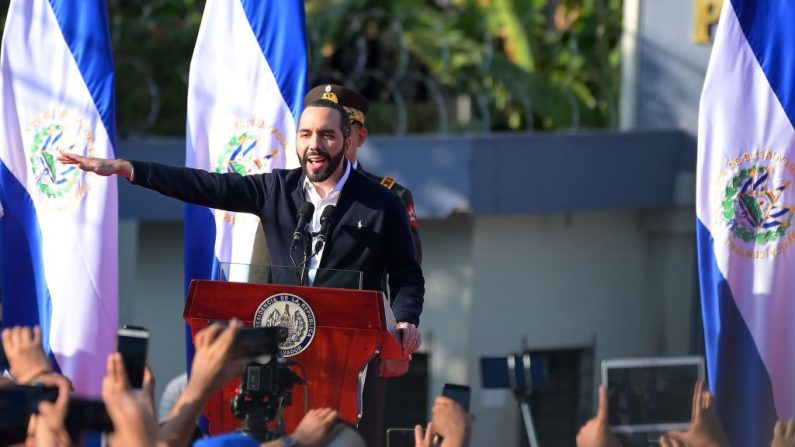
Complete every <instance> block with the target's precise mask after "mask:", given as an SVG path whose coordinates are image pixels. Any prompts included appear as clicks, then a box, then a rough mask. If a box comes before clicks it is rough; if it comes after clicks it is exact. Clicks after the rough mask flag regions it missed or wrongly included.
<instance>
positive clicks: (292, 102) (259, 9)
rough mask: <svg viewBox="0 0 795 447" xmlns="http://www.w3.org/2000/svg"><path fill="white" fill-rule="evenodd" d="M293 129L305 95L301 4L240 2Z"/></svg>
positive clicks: (296, 0) (268, 0)
mask: <svg viewBox="0 0 795 447" xmlns="http://www.w3.org/2000/svg"><path fill="white" fill-rule="evenodd" d="M241 3H242V4H243V9H244V10H245V11H246V17H248V21H249V23H250V24H251V28H252V29H253V30H254V35H255V36H257V42H259V46H260V48H262V53H263V54H264V55H265V60H267V61H268V65H270V67H271V71H272V72H273V75H274V76H275V77H276V83H277V84H278V85H279V90H280V91H281V93H282V97H283V98H284V102H285V103H286V104H287V106H288V107H290V110H291V111H292V112H293V119H295V123H296V125H297V124H298V118H299V116H300V114H301V108H302V107H303V101H304V94H306V74H307V72H308V69H307V66H308V61H307V60H308V55H307V52H306V48H307V45H306V20H305V19H304V2H303V1H302V0H241Z"/></svg>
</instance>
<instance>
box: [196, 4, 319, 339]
mask: <svg viewBox="0 0 795 447" xmlns="http://www.w3.org/2000/svg"><path fill="white" fill-rule="evenodd" d="M306 76H307V46H306V27H305V23H304V4H303V1H301V0H208V1H207V4H206V6H205V8H204V15H203V17H202V23H201V28H200V29H199V35H198V38H197V41H196V48H195V50H194V53H193V59H192V61H191V68H190V80H189V86H188V124H187V148H186V149H187V154H186V164H187V166H190V167H194V168H200V169H204V170H207V171H212V172H236V173H239V174H241V175H248V174H255V173H262V172H270V171H271V170H272V169H277V168H285V167H297V166H298V158H297V156H296V154H295V132H296V125H297V122H298V116H299V113H300V111H301V107H302V105H303V97H304V93H305V91H306ZM258 225H259V219H258V218H257V217H256V216H253V215H250V214H240V213H230V212H226V211H221V210H211V209H208V208H204V207H198V206H193V205H188V206H187V208H186V216H185V280H186V290H187V285H188V284H189V282H190V280H191V279H196V278H217V276H216V275H217V269H218V263H219V262H226V263H239V264H249V263H251V262H252V253H253V249H254V245H255V238H256V236H257V231H258ZM259 243H262V242H261V240H260V242H259ZM188 347H189V350H190V343H188Z"/></svg>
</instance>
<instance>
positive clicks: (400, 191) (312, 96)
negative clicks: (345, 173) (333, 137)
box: [304, 84, 422, 264]
mask: <svg viewBox="0 0 795 447" xmlns="http://www.w3.org/2000/svg"><path fill="white" fill-rule="evenodd" d="M318 99H328V100H329V101H333V102H336V103H337V104H339V105H341V106H342V107H344V108H345V111H346V112H348V117H349V118H350V119H351V145H350V147H349V148H348V149H347V150H346V151H345V157H346V158H347V159H348V161H350V162H351V164H352V165H353V169H356V170H357V171H359V172H361V173H362V174H364V175H365V176H367V177H369V178H370V179H372V180H373V181H375V182H376V183H378V184H380V185H381V186H383V187H385V188H386V189H388V190H390V191H392V192H394V193H395V194H397V196H398V197H400V200H402V201H403V205H404V206H405V207H406V214H408V216H409V224H410V225H411V235H412V236H413V237H414V250H415V252H416V254H417V262H419V263H420V264H422V244H421V243H420V233H419V231H418V230H417V216H416V214H415V212H414V196H412V194H411V191H409V189H408V188H406V187H405V186H403V185H401V184H400V183H398V182H397V180H396V179H395V178H394V177H391V176H388V175H387V176H380V175H376V174H373V173H370V172H368V171H365V170H364V168H363V167H362V165H361V163H359V161H358V160H357V158H356V155H357V152H358V150H359V148H360V147H362V146H363V145H364V142H365V141H366V140H367V135H368V132H367V126H366V125H365V116H366V115H367V112H368V111H369V110H370V103H369V102H368V101H367V99H365V97H364V96H362V95H361V94H360V93H359V92H357V91H356V90H353V89H350V88H347V87H344V86H342V85H339V84H321V85H318V86H317V87H315V88H313V89H312V90H310V91H309V92H308V93H307V94H306V96H305V97H304V105H306V104H309V103H311V102H313V101H317V100H318Z"/></svg>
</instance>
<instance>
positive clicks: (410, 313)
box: [59, 100, 425, 352]
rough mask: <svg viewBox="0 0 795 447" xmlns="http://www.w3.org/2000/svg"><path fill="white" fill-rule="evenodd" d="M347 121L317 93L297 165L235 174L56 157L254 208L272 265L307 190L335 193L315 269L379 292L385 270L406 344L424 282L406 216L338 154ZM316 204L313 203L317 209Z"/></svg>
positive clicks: (171, 191) (186, 194)
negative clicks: (356, 276) (345, 274)
mask: <svg viewBox="0 0 795 447" xmlns="http://www.w3.org/2000/svg"><path fill="white" fill-rule="evenodd" d="M349 135H350V122H349V120H348V119H347V113H346V112H345V110H344V109H343V108H342V107H341V106H340V105H338V104H336V103H334V102H331V101H327V100H320V101H316V102H314V103H312V104H310V105H309V107H307V108H306V109H305V110H304V113H303V114H302V115H301V119H300V121H299V125H298V132H297V138H296V148H297V152H298V158H299V160H300V161H301V168H298V169H291V170H283V169H277V170H274V172H273V173H266V174H257V175H249V176H241V175H239V174H236V173H227V174H218V173H210V172H207V171H203V170H200V169H191V168H185V167H172V166H165V165H160V164H157V163H148V162H138V161H132V162H131V161H127V160H121V159H116V160H106V159H100V158H93V157H82V156H78V155H75V154H63V155H62V156H61V157H60V158H59V161H60V162H62V163H65V164H77V165H79V167H80V168H81V169H83V170H85V171H90V172H95V173H97V174H99V175H113V174H119V175H122V176H124V177H126V178H128V179H129V180H130V181H131V182H132V183H134V184H137V185H141V186H144V187H146V188H149V189H153V190H155V191H158V192H160V193H162V194H164V195H168V196H171V197H175V198H177V199H180V200H182V201H185V202H189V203H193V204H197V205H202V206H207V207H210V208H216V209H224V210H227V211H235V212H247V213H252V214H256V215H257V216H259V217H260V218H261V219H262V222H263V226H264V229H265V232H266V238H267V241H268V248H269V250H270V252H271V256H272V257H273V262H274V265H289V264H290V244H291V242H292V234H293V231H294V230H295V227H296V224H297V220H298V219H297V216H296V214H297V211H298V208H299V207H300V206H301V205H302V204H303V203H304V202H306V201H308V200H309V199H310V198H311V197H313V196H314V197H319V198H320V199H321V200H322V199H327V200H326V203H324V205H327V204H328V202H329V200H328V199H329V198H327V197H326V196H327V195H328V194H332V195H336V196H337V197H336V200H334V201H335V202H336V210H335V212H334V216H333V217H334V219H333V220H334V222H335V225H334V227H333V229H332V232H331V236H330V238H329V239H328V241H327V242H326V245H325V247H324V248H323V251H322V253H320V256H319V260H318V265H317V268H321V269H335V270H357V271H362V272H363V286H364V288H365V289H368V290H381V291H385V281H384V279H385V277H386V275H387V274H388V278H389V289H390V291H391V300H392V309H393V311H394V313H395V318H396V320H397V321H398V322H400V324H399V325H398V326H399V327H400V328H403V329H406V333H405V334H404V338H405V340H404V341H405V345H406V346H405V347H406V348H407V351H412V352H413V350H412V349H409V348H414V349H416V346H414V345H415V344H416V345H417V346H418V345H419V333H418V332H417V331H416V326H417V325H418V324H419V317H420V313H421V312H422V303H423V298H424V294H425V287H424V285H425V282H424V279H423V276H422V270H421V269H420V267H419V265H418V263H417V261H416V254H415V252H414V246H413V242H412V235H411V231H410V225H409V222H408V216H407V215H406V213H405V211H404V209H403V205H402V203H401V201H400V200H399V199H398V198H397V196H395V195H394V194H392V193H391V192H389V191H388V190H386V189H384V188H382V187H380V186H379V185H377V184H375V183H374V182H373V181H371V180H370V179H369V178H367V177H366V176H364V175H362V174H360V173H359V172H357V171H356V170H354V169H351V167H350V163H348V162H347V160H346V159H345V157H344V154H345V151H346V150H347V149H348V147H349V145H350V136H349ZM321 213H322V209H316V211H315V214H316V215H318V216H319V215H320V214H321Z"/></svg>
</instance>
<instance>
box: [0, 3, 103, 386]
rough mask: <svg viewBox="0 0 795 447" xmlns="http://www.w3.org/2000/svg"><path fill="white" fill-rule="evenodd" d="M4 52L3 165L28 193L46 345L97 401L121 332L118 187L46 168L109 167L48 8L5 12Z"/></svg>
mask: <svg viewBox="0 0 795 447" xmlns="http://www.w3.org/2000/svg"><path fill="white" fill-rule="evenodd" d="M2 52H3V56H2V69H3V72H2V80H0V83H1V84H0V85H1V86H2V87H1V88H0V91H2V94H3V114H4V119H3V125H2V126H0V145H1V146H2V147H0V158H2V162H3V163H4V164H5V165H6V166H7V167H8V168H9V170H10V171H11V172H12V173H13V175H14V177H15V178H16V179H17V180H18V181H19V183H20V184H21V185H23V186H24V187H25V189H26V190H27V192H28V194H29V196H30V197H31V199H32V201H33V204H34V206H35V210H36V215H37V217H38V222H33V223H32V224H38V226H39V227H40V228H41V238H42V244H41V245H42V253H41V254H40V256H41V257H42V259H43V263H44V274H45V278H46V283H47V284H46V285H47V287H48V289H49V291H50V296H51V300H52V323H51V327H50V328H49V344H50V347H51V349H52V351H53V352H54V353H55V356H56V359H57V360H58V362H59V365H60V367H61V369H62V371H63V372H64V374H65V375H67V376H68V377H70V378H71V379H72V381H73V382H74V386H75V388H76V390H77V391H78V392H81V393H87V394H90V395H99V392H100V391H101V384H102V377H103V376H104V374H105V361H106V357H107V355H108V354H109V353H110V352H112V351H113V350H114V347H115V333H116V328H117V327H118V305H117V296H118V253H117V243H118V242H117V231H118V229H117V224H118V211H117V193H116V180H115V178H112V179H110V180H109V179H108V178H102V177H98V176H95V175H88V176H87V175H85V174H84V173H80V172H79V171H78V172H74V171H67V169H68V167H66V166H64V165H60V164H56V165H50V166H48V165H47V164H46V163H45V158H44V157H47V156H52V155H54V154H55V153H57V152H58V151H59V150H65V151H69V152H76V153H83V154H91V155H94V156H99V157H113V148H112V146H111V143H110V141H109V138H108V134H107V132H106V129H105V127H104V125H103V122H102V120H101V119H100V117H99V115H98V112H97V109H96V105H95V103H94V101H93V99H92V97H91V95H90V93H89V91H88V88H87V87H86V84H85V82H84V80H83V77H82V75H81V73H80V70H79V69H78V67H77V65H76V63H75V59H74V57H73V55H72V53H71V51H70V49H69V47H68V46H67V44H66V42H65V41H64V36H63V33H62V32H61V29H60V26H59V24H58V21H57V20H56V17H55V14H54V12H53V10H52V7H51V6H50V4H49V2H47V1H45V0H25V1H12V2H11V5H10V8H9V14H8V18H7V21H6V25H5V32H4V35H3V48H2ZM12 117H13V118H12ZM14 118H16V119H18V123H19V124H18V126H14V125H10V124H13V123H14ZM55 126H60V127H55ZM48 129H49V130H48ZM58 134H60V135H61V136H60V138H59V139H58V140H57V141H55V140H54V139H55V137H56V136H57V135H58ZM46 138H51V140H50V143H49V144H48V145H46V147H45V144H44V142H45V141H46ZM44 152H47V155H45V154H44ZM53 167H54V171H55V172H52V171H53V169H52V168H53ZM52 179H55V180H54V181H53V180H52ZM42 185H44V186H42ZM48 192H49V193H50V194H53V195H56V196H57V197H49V196H48ZM5 212H6V213H11V210H9V209H6V210H5ZM34 255H38V254H34ZM20 299H23V297H20Z"/></svg>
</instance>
